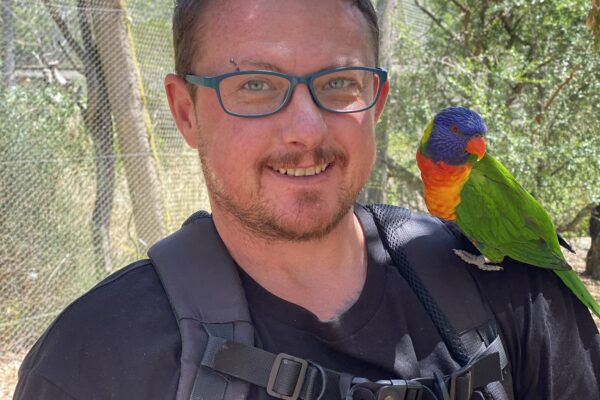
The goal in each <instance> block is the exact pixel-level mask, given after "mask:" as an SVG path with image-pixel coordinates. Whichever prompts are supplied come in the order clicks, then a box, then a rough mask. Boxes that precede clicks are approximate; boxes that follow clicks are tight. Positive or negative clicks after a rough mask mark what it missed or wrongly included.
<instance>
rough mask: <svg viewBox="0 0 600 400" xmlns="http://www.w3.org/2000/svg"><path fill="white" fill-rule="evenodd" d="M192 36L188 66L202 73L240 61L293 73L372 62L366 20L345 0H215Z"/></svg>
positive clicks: (231, 65) (220, 71)
mask: <svg viewBox="0 0 600 400" xmlns="http://www.w3.org/2000/svg"><path fill="white" fill-rule="evenodd" d="M196 39H197V40H196V51H195V55H196V56H195V58H194V62H193V65H194V66H195V69H196V70H197V72H201V73H205V74H207V73H222V72H225V71H224V68H226V67H229V69H230V70H231V68H232V67H233V68H235V67H234V64H237V63H239V62H240V61H243V60H253V61H255V62H256V63H257V64H265V65H271V66H273V67H274V68H275V69H280V70H282V71H284V72H289V73H297V74H305V73H310V72H314V71H316V70H320V69H324V68H328V67H334V66H339V65H372V64H373V62H374V52H375V50H374V49H373V48H372V45H371V43H372V39H371V33H370V29H369V25H368V22H367V20H366V18H365V17H364V15H363V14H362V13H361V12H360V10H358V8H356V7H355V6H353V5H352V3H351V2H350V1H345V0H302V1H298V0H215V1H212V2H211V4H210V6H209V7H208V8H207V9H206V10H205V12H204V14H203V15H202V20H201V21H200V24H199V27H197V32H196Z"/></svg>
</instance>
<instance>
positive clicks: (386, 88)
mask: <svg viewBox="0 0 600 400" xmlns="http://www.w3.org/2000/svg"><path fill="white" fill-rule="evenodd" d="M389 92H390V81H389V80H387V81H385V82H384V83H383V85H382V86H381V93H380V94H379V99H377V103H376V104H375V122H377V121H379V117H381V113H382V112H383V107H384V106H385V102H386V101H387V97H388V94H389Z"/></svg>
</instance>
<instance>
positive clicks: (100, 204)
mask: <svg viewBox="0 0 600 400" xmlns="http://www.w3.org/2000/svg"><path fill="white" fill-rule="evenodd" d="M43 2H44V5H45V7H46V9H47V10H48V13H49V14H50V16H51V18H52V20H53V21H54V22H55V24H56V26H57V27H58V29H59V30H60V32H61V34H62V35H63V37H64V39H65V40H66V43H67V46H68V47H69V49H70V52H72V53H74V55H75V57H77V58H78V59H79V62H80V63H81V65H82V66H83V70H82V71H81V72H82V74H83V76H85V80H86V86H87V99H86V104H85V106H83V105H81V106H80V110H81V112H82V114H83V121H84V125H85V129H86V131H87V132H88V133H89V135H90V136H91V138H92V142H93V144H94V155H95V164H96V168H95V174H96V198H95V201H94V210H93V212H92V221H91V230H92V246H93V248H94V256H95V257H94V260H95V271H96V276H97V277H98V278H101V277H103V276H105V275H106V273H108V272H110V271H112V257H111V249H110V215H111V210H112V205H113V197H114V188H115V157H114V150H113V128H112V118H111V107H110V103H109V101H108V90H107V86H106V78H105V73H104V70H103V69H102V65H101V64H100V61H99V56H98V49H97V45H96V40H95V39H94V37H93V35H92V31H91V23H90V20H89V18H88V14H87V12H86V4H85V1H84V0H78V3H77V6H78V7H77V17H78V22H79V30H80V36H81V42H82V43H79V42H77V40H76V39H75V37H74V35H73V33H72V32H71V31H70V30H69V28H68V25H67V23H66V21H64V20H63V18H62V17H61V15H60V14H59V13H58V11H57V9H56V8H55V7H54V6H53V5H51V4H50V2H49V0H43ZM63 51H64V52H65V54H67V49H66V48H63Z"/></svg>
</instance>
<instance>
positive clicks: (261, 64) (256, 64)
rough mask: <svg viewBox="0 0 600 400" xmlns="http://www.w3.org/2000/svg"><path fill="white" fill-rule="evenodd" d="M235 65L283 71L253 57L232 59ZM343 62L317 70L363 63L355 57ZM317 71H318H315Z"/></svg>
mask: <svg viewBox="0 0 600 400" xmlns="http://www.w3.org/2000/svg"><path fill="white" fill-rule="evenodd" d="M233 60H234V61H235V62H236V64H237V65H239V66H242V65H249V66H251V67H253V68H257V69H263V70H268V71H275V72H280V73H284V71H283V70H282V69H281V68H279V67H277V66H276V65H274V64H271V63H268V62H264V61H258V60H256V59H253V58H244V59H242V60H240V61H239V62H238V61H237V60H235V59H233ZM344 61H345V62H335V63H332V64H329V65H327V66H325V67H324V68H321V69H319V71H324V70H326V69H333V68H338V67H355V66H361V65H363V64H361V63H359V62H358V60H355V59H352V60H351V59H347V60H344ZM316 72H318V71H316Z"/></svg>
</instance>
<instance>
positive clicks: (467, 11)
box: [451, 0, 471, 48]
mask: <svg viewBox="0 0 600 400" xmlns="http://www.w3.org/2000/svg"><path fill="white" fill-rule="evenodd" d="M451 1H452V3H454V4H455V5H456V6H457V7H458V8H460V10H461V11H462V12H463V14H464V15H465V16H464V21H463V34H464V36H465V44H464V46H465V48H468V47H469V37H470V34H469V25H470V23H471V10H470V9H469V8H467V7H465V6H464V5H462V4H461V3H460V2H459V1H458V0H451Z"/></svg>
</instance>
